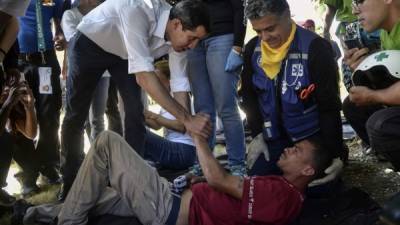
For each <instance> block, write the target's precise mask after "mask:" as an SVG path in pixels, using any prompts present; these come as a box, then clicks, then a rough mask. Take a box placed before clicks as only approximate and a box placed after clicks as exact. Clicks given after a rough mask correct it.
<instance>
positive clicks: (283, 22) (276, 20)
mask: <svg viewBox="0 0 400 225" xmlns="http://www.w3.org/2000/svg"><path fill="white" fill-rule="evenodd" d="M286 14H288V12H287V13H284V14H282V15H280V16H279V15H274V14H271V15H266V16H264V17H261V18H259V19H253V20H250V22H251V25H252V26H253V30H254V31H255V32H257V35H258V36H259V37H260V38H261V39H262V40H263V41H265V42H266V43H267V44H268V45H269V46H270V47H271V48H275V49H276V48H279V47H281V46H282V45H283V44H284V43H285V42H286V41H287V39H288V38H289V35H290V31H291V20H290V16H288V15H286Z"/></svg>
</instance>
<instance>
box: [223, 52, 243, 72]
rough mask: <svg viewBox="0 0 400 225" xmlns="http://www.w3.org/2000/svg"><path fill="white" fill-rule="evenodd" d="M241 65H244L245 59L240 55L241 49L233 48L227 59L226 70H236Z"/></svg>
mask: <svg viewBox="0 0 400 225" xmlns="http://www.w3.org/2000/svg"><path fill="white" fill-rule="evenodd" d="M241 65H243V59H242V57H241V56H240V51H237V50H235V49H234V48H232V50H231V52H230V53H229V55H228V58H227V60H226V64H225V71H226V72H235V71H236V70H237V69H238V68H239V67H240V66H241Z"/></svg>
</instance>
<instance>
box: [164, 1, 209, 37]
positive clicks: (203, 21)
mask: <svg viewBox="0 0 400 225" xmlns="http://www.w3.org/2000/svg"><path fill="white" fill-rule="evenodd" d="M169 19H170V20H172V19H179V20H180V21H181V23H182V26H183V29H184V30H195V29H196V28H197V27H198V26H204V28H205V30H206V32H207V33H208V32H210V15H209V13H208V9H207V6H206V5H205V4H204V3H203V2H202V1H200V0H183V1H181V2H178V3H177V4H176V5H174V6H173V7H172V9H171V12H170V14H169Z"/></svg>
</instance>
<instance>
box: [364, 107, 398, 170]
mask: <svg viewBox="0 0 400 225" xmlns="http://www.w3.org/2000/svg"><path fill="white" fill-rule="evenodd" d="M366 127H367V133H368V135H369V141H370V145H371V148H372V149H374V150H375V151H376V152H378V153H379V154H381V155H383V156H384V157H385V158H386V159H387V160H388V161H389V162H391V163H392V165H393V166H394V168H395V169H396V170H397V171H399V170H400V132H399V131H400V107H389V108H385V109H381V110H379V111H376V112H375V113H374V114H372V116H371V117H370V118H369V119H368V121H367V125H366Z"/></svg>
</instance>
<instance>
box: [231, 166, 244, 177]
mask: <svg viewBox="0 0 400 225" xmlns="http://www.w3.org/2000/svg"><path fill="white" fill-rule="evenodd" d="M229 170H230V171H231V174H232V175H233V176H239V177H247V169H246V166H243V165H236V166H230V167H229Z"/></svg>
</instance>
